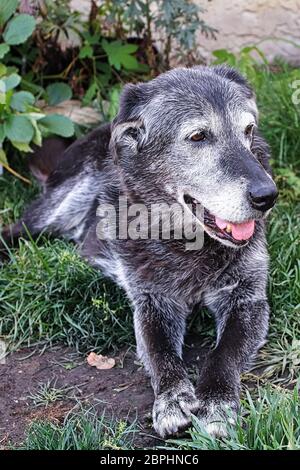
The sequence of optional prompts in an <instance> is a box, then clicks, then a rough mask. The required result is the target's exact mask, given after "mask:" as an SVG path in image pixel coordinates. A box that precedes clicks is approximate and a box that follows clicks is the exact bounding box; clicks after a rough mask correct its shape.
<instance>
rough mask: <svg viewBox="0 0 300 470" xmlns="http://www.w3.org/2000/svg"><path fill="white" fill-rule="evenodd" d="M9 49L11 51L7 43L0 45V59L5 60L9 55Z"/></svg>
mask: <svg viewBox="0 0 300 470" xmlns="http://www.w3.org/2000/svg"><path fill="white" fill-rule="evenodd" d="M9 49H10V47H9V45H8V44H5V42H4V43H3V44H0V59H3V57H4V56H5V54H7V53H8V51H9Z"/></svg>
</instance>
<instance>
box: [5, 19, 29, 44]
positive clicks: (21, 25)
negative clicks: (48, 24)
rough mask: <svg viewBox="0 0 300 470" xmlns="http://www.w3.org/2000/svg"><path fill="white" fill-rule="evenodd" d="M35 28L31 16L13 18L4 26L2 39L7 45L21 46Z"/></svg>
mask: <svg viewBox="0 0 300 470" xmlns="http://www.w3.org/2000/svg"><path fill="white" fill-rule="evenodd" d="M34 28H35V19H34V18H33V16H31V15H26V14H21V15H18V16H15V17H14V18H13V19H12V20H10V21H9V23H8V24H7V25H6V28H5V31H4V34H3V37H4V40H5V42H6V43H7V44H10V45H17V44H22V43H23V42H25V41H26V39H28V38H29V36H31V34H32V33H33V31H34Z"/></svg>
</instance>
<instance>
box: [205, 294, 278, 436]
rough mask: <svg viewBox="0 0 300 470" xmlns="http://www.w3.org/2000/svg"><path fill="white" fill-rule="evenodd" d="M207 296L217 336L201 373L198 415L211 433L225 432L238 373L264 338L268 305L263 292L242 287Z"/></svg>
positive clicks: (235, 404)
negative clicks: (215, 324) (260, 293)
mask: <svg viewBox="0 0 300 470" xmlns="http://www.w3.org/2000/svg"><path fill="white" fill-rule="evenodd" d="M252 287H254V286H252ZM208 297H210V299H208V300H209V302H208V306H209V307H210V309H211V310H212V311H213V313H214V314H215V318H216V323H217V333H218V338H217V344H216V346H215V348H214V349H213V350H212V351H211V352H210V353H209V354H208V357H207V359H206V361H205V363H204V364H203V367H202V369H201V373H200V380H199V385H198V387H197V396H198V397H199V400H200V409H199V418H200V419H201V420H202V423H203V425H204V427H205V428H206V430H207V431H208V432H209V433H210V434H212V435H217V436H224V435H226V434H227V432H226V420H229V422H232V423H233V422H234V421H235V417H236V412H237V410H238V407H239V391H240V373H241V372H242V371H244V370H246V369H247V367H248V366H249V364H250V363H251V359H253V357H254V355H255V354H256V352H257V350H258V349H259V347H261V346H262V344H263V343H264V341H265V338H266V334H267V330H268V318H269V305H268V302H267V300H266V299H265V298H264V296H263V295H262V296H261V298H260V295H258V294H257V293H256V292H255V289H254V290H253V289H249V290H248V289H246V288H245V287H241V288H237V289H235V291H234V292H233V293H231V294H229V293H228V292H225V293H224V292H222V291H221V292H220V293H219V294H218V293H213V295H212V296H208Z"/></svg>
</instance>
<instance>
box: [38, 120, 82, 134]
mask: <svg viewBox="0 0 300 470" xmlns="http://www.w3.org/2000/svg"><path fill="white" fill-rule="evenodd" d="M39 125H40V126H42V127H43V128H45V130H46V131H47V132H48V133H50V134H56V135H60V136H62V137H71V136H72V135H73V134H74V124H73V122H72V121H71V120H70V119H69V118H67V117H65V116H61V115H60V114H49V115H48V116H46V117H44V118H43V119H40V120H39Z"/></svg>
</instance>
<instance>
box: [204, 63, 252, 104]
mask: <svg viewBox="0 0 300 470" xmlns="http://www.w3.org/2000/svg"><path fill="white" fill-rule="evenodd" d="M212 68H213V71H214V72H215V73H216V74H217V75H220V76H221V77H223V78H227V80H230V81H231V82H234V83H237V84H238V85H240V86H242V87H243V88H244V89H245V90H246V91H247V92H248V94H249V98H254V93H253V90H252V88H251V86H250V85H249V83H248V82H247V80H246V78H245V77H243V75H242V74H241V73H239V72H238V71H237V70H236V69H234V68H232V67H228V65H215V66H214V67H212Z"/></svg>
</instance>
